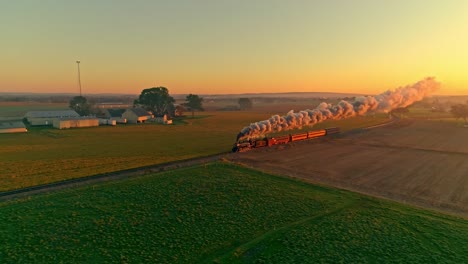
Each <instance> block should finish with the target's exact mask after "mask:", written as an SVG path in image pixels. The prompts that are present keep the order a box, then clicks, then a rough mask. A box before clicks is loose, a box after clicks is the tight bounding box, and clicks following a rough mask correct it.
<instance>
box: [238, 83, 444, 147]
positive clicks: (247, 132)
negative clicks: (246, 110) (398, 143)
mask: <svg viewBox="0 0 468 264" xmlns="http://www.w3.org/2000/svg"><path fill="white" fill-rule="evenodd" d="M439 86H440V83H438V82H436V81H435V78H433V77H428V78H426V79H424V80H421V81H419V82H417V83H415V84H413V85H408V86H405V87H400V88H397V89H395V90H394V91H391V90H388V91H386V92H384V93H381V94H379V95H376V96H360V97H356V99H355V100H354V101H352V102H347V101H344V100H342V101H340V102H339V103H338V104H337V105H332V104H328V103H325V102H322V103H320V104H319V105H318V106H317V107H316V108H315V109H312V110H310V109H307V110H302V111H299V112H296V113H295V112H294V111H292V110H291V111H289V112H288V113H287V114H286V115H284V116H279V115H274V116H272V117H270V118H269V119H267V120H263V121H259V122H256V123H252V124H250V125H249V126H246V127H244V128H243V129H242V130H241V132H240V133H239V135H238V136H237V139H238V140H245V139H250V138H256V137H260V136H262V135H265V134H268V133H272V132H279V131H282V130H290V129H295V128H302V127H304V126H314V125H315V124H318V123H320V122H323V121H325V120H329V119H333V120H340V119H344V118H350V117H354V116H358V115H365V114H366V113H369V112H385V113H388V112H390V111H391V110H393V109H396V108H400V107H407V106H409V105H411V104H413V103H414V102H417V101H420V100H422V99H423V98H424V97H426V96H428V95H430V94H432V93H433V92H434V91H436V90H437V89H438V88H439Z"/></svg>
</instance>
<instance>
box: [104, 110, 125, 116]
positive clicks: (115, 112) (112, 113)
mask: <svg viewBox="0 0 468 264" xmlns="http://www.w3.org/2000/svg"><path fill="white" fill-rule="evenodd" d="M125 110H126V109H107V112H109V115H110V116H111V117H122V114H123V113H124V112H125Z"/></svg>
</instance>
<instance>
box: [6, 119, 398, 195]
mask: <svg viewBox="0 0 468 264" xmlns="http://www.w3.org/2000/svg"><path fill="white" fill-rule="evenodd" d="M398 121H399V118H398V117H396V116H393V118H391V119H390V120H389V121H388V122H385V123H382V124H379V125H377V126H371V127H366V128H362V129H363V130H367V129H372V128H378V127H382V126H387V125H390V124H393V123H395V122H398ZM344 134H345V135H346V134H347V133H344ZM229 153H230V152H223V153H218V154H214V155H210V156H204V157H196V158H191V159H186V160H179V161H171V162H167V163H161V164H155V165H149V166H144V167H138V168H133V169H126V170H120V171H114V172H109V173H101V174H96V175H92V176H88V177H83V178H76V179H70V180H65V181H60V182H53V183H48V184H42V185H36V186H31V187H26V188H21V189H16V190H11V191H4V192H0V201H8V200H11V199H15V198H21V197H27V196H30V195H33V194H39V193H47V192H51V191H55V190H61V189H65V188H71V187H78V186H84V185H88V184H93V183H100V182H108V181H113V180H119V179H126V178H132V177H137V176H142V175H145V174H148V173H157V172H162V171H167V170H173V169H178V168H184V167H190V166H194V165H199V164H204V163H210V162H214V161H218V160H221V158H223V157H224V156H225V155H228V154H229Z"/></svg>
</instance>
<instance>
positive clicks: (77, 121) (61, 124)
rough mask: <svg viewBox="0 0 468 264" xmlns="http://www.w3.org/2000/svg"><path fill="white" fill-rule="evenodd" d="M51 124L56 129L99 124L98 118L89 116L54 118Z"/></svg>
mask: <svg viewBox="0 0 468 264" xmlns="http://www.w3.org/2000/svg"><path fill="white" fill-rule="evenodd" d="M53 125H54V127H55V128H58V129H66V128H77V127H96V126H99V119H97V118H89V117H68V118H56V119H55V120H54V123H53Z"/></svg>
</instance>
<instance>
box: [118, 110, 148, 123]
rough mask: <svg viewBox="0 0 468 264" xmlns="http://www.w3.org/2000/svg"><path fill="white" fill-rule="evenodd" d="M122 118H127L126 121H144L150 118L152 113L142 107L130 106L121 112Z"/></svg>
mask: <svg viewBox="0 0 468 264" xmlns="http://www.w3.org/2000/svg"><path fill="white" fill-rule="evenodd" d="M122 118H125V119H127V122H128V123H144V122H145V121H146V120H148V119H152V118H153V115H152V114H150V113H148V111H146V110H145V109H143V108H130V109H127V110H126V111H125V112H124V113H123V114H122Z"/></svg>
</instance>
